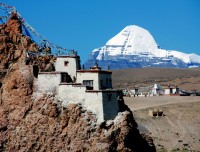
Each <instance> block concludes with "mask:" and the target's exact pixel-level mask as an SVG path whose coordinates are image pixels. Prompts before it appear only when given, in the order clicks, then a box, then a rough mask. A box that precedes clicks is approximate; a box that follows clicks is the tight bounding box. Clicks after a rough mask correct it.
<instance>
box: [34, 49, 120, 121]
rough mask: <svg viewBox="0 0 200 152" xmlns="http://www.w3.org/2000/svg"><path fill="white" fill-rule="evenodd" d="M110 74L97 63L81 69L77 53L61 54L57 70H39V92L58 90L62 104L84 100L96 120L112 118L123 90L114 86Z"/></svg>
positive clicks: (56, 91) (56, 92)
mask: <svg viewBox="0 0 200 152" xmlns="http://www.w3.org/2000/svg"><path fill="white" fill-rule="evenodd" d="M111 74H112V72H111V71H110V70H108V71H105V70H101V68H100V67H98V65H97V64H96V65H95V66H93V67H91V68H90V69H89V70H85V69H81V66H80V57H79V56H78V55H77V54H76V53H74V54H72V55H67V56H58V57H57V59H56V62H55V71H53V72H39V73H38V77H37V80H36V86H37V90H38V91H37V92H39V93H45V94H46V93H49V92H50V93H54V94H56V95H57V98H58V99H59V101H61V103H62V106H67V105H68V104H70V103H76V104H82V105H83V107H85V108H86V109H87V110H90V111H92V112H93V113H94V114H96V117H97V122H98V123H101V122H103V121H104V120H109V119H113V118H114V117H115V116H116V115H117V113H118V112H119V108H120V107H119V98H120V95H121V91H119V90H114V89H112V77H111Z"/></svg>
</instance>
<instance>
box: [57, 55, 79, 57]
mask: <svg viewBox="0 0 200 152" xmlns="http://www.w3.org/2000/svg"><path fill="white" fill-rule="evenodd" d="M57 58H80V56H78V55H61V56H57Z"/></svg>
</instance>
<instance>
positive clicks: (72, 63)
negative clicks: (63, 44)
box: [55, 57, 78, 79]
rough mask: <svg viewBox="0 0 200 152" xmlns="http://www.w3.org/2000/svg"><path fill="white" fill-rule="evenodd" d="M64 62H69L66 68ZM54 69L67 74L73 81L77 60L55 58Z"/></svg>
mask: <svg viewBox="0 0 200 152" xmlns="http://www.w3.org/2000/svg"><path fill="white" fill-rule="evenodd" d="M65 61H68V62H69V63H68V65H67V66H65ZM55 68H56V71H58V72H67V73H68V74H69V75H70V76H71V78H72V79H73V77H76V70H78V58H73V57H57V59H56V63H55Z"/></svg>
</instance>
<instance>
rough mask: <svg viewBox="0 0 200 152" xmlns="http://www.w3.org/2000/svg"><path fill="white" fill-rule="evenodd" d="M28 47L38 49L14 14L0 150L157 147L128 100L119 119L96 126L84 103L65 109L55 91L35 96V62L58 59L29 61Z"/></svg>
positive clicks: (3, 32)
mask: <svg viewBox="0 0 200 152" xmlns="http://www.w3.org/2000/svg"><path fill="white" fill-rule="evenodd" d="M27 51H32V52H36V53H37V52H38V51H39V47H38V46H37V44H36V43H34V42H32V41H31V39H30V38H29V37H27V36H24V35H23V33H22V29H21V23H20V20H19V19H18V17H17V16H16V14H13V15H12V16H11V17H10V19H9V20H8V22H7V23H6V24H2V25H0V151H6V152H11V151H143V152H145V151H147V152H151V151H155V148H154V144H153V141H152V138H151V137H150V136H148V135H145V134H143V135H141V134H140V133H139V131H138V129H137V123H136V122H135V120H134V118H133V115H132V113H131V111H130V110H129V108H128V107H127V106H126V105H125V104H124V103H123V102H122V103H121V113H119V114H118V116H116V118H115V119H114V120H110V121H107V122H103V123H102V124H100V125H97V124H96V118H95V116H94V115H93V114H92V113H91V112H89V111H87V110H85V109H83V108H82V107H81V105H75V104H71V105H68V107H66V108H63V107H61V106H60V103H59V101H57V99H56V98H55V97H54V95H53V94H48V95H45V94H44V95H42V96H40V97H37V98H36V96H34V79H36V78H35V77H34V71H33V66H34V65H35V64H38V65H39V68H40V70H48V69H49V67H51V66H50V65H52V62H53V61H54V59H55V58H54V57H52V56H50V57H47V56H46V57H41V58H34V57H33V58H32V59H30V60H29V62H27V60H26V54H27ZM51 70H52V69H51Z"/></svg>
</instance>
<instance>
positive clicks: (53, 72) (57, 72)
mask: <svg viewBox="0 0 200 152" xmlns="http://www.w3.org/2000/svg"><path fill="white" fill-rule="evenodd" d="M62 73H66V74H68V73H67V72H59V71H52V72H38V74H62Z"/></svg>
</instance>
